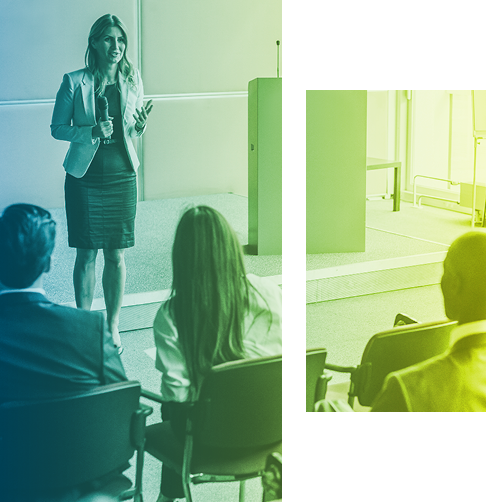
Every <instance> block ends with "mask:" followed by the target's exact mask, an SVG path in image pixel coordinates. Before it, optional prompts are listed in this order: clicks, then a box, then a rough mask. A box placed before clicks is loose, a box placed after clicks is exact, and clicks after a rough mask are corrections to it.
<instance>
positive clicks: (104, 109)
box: [98, 96, 111, 139]
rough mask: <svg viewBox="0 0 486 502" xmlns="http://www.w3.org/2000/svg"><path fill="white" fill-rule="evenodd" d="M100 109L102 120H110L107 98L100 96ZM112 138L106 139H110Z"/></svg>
mask: <svg viewBox="0 0 486 502" xmlns="http://www.w3.org/2000/svg"><path fill="white" fill-rule="evenodd" d="M98 108H99V109H100V119H101V121H102V122H106V121H107V120H110V118H109V116H108V100H107V99H106V96H98ZM110 138H111V136H109V137H108V138H105V139H110Z"/></svg>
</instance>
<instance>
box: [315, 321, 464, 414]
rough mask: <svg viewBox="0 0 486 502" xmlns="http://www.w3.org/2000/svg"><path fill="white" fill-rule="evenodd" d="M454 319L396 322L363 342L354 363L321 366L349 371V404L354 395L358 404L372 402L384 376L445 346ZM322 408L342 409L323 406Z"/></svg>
mask: <svg viewBox="0 0 486 502" xmlns="http://www.w3.org/2000/svg"><path fill="white" fill-rule="evenodd" d="M455 325H456V322H455V321H442V322H429V323H414V324H408V325H405V326H397V327H394V328H392V329H389V330H387V331H382V332H380V333H377V334H376V335H374V336H373V337H371V339H370V340H369V341H368V343H367V344H366V347H365V349H364V352H363V355H362V357H361V363H360V364H359V365H357V366H336V365H333V364H328V363H325V365H324V368H325V369H327V370H330V371H336V372H339V373H349V374H350V375H351V381H350V388H349V393H348V404H349V406H350V407H351V408H352V407H353V405H354V399H355V397H357V398H358V401H359V404H360V405H361V406H372V404H373V402H374V400H375V398H376V396H377V395H378V393H379V392H380V390H381V388H382V386H383V382H384V380H385V378H386V376H387V375H388V374H389V373H391V372H392V371H397V370H400V369H402V368H406V367H408V366H412V365H413V364H417V363H419V362H422V361H425V360H426V359H430V358H431V357H434V356H437V355H439V354H442V353H443V352H444V351H445V350H447V348H448V346H449V337H450V332H451V329H452V328H453V327H454V326H455ZM325 406H326V403H325V402H324V401H321V403H320V404H319V407H320V409H321V410H322V411H342V410H330V409H323V408H324V407H325Z"/></svg>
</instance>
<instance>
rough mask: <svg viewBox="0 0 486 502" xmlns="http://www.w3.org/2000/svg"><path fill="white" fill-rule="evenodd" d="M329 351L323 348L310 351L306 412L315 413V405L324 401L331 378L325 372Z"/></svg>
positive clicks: (306, 371) (306, 373)
mask: <svg viewBox="0 0 486 502" xmlns="http://www.w3.org/2000/svg"><path fill="white" fill-rule="evenodd" d="M326 357H327V350H326V349H323V348H319V349H308V350H307V352H306V358H305V376H306V379H305V381H306V394H305V411H306V412H307V411H314V406H315V403H316V402H318V401H320V400H322V399H324V398H325V397H326V392H327V383H328V382H329V380H331V376H329V375H328V373H326V372H325V371H324V365H325V364H326Z"/></svg>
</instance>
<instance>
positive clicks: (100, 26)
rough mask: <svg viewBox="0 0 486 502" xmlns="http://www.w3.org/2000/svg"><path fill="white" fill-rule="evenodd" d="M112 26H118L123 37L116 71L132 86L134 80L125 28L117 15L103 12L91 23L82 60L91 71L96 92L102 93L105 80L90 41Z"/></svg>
mask: <svg viewBox="0 0 486 502" xmlns="http://www.w3.org/2000/svg"><path fill="white" fill-rule="evenodd" d="M112 27H117V28H120V30H121V31H122V33H123V36H124V37H125V51H124V52H123V57H122V58H121V60H120V62H119V63H118V71H119V72H121V74H122V75H124V76H125V78H126V79H127V81H128V83H130V84H131V85H132V86H135V80H134V75H135V69H134V67H133V64H132V62H131V61H130V59H129V58H128V56H127V49H128V36H127V28H126V26H125V25H124V24H123V22H122V20H121V19H120V18H119V17H117V16H114V15H113V14H105V15H104V16H101V17H100V18H99V19H97V20H96V21H95V23H94V24H93V26H92V27H91V30H90V32H89V36H88V47H87V49H86V53H85V55H84V61H85V64H86V67H87V68H88V69H89V70H90V71H91V73H92V74H93V76H94V81H95V92H96V94H103V93H104V90H105V86H106V82H105V80H104V78H103V75H102V74H101V71H100V69H99V66H98V55H97V52H96V49H94V48H93V46H92V43H93V42H94V41H95V40H99V39H100V38H101V37H102V36H103V33H104V32H105V31H106V30H107V29H108V28H112Z"/></svg>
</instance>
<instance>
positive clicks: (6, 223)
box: [0, 204, 56, 289]
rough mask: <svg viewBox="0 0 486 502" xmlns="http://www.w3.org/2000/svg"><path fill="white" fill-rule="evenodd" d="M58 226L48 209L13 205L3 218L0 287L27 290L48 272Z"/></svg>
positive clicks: (1, 222)
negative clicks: (0, 285) (1, 285)
mask: <svg viewBox="0 0 486 502" xmlns="http://www.w3.org/2000/svg"><path fill="white" fill-rule="evenodd" d="M55 238H56V222H55V221H54V220H53V219H52V218H51V215H50V213H49V212H48V211H46V210H45V209H42V208H41V207H38V206H33V205H31V204H13V205H11V206H9V207H7V208H6V209H5V211H4V212H3V214H2V216H1V217H0V283H2V284H3V285H4V286H6V287H8V288H16V289H21V288H27V287H29V286H31V285H32V284H33V283H34V282H35V281H36V280H37V279H38V278H39V277H40V276H41V274H42V273H44V272H48V271H49V268H50V264H51V254H52V250H53V249H54V241H55Z"/></svg>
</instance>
